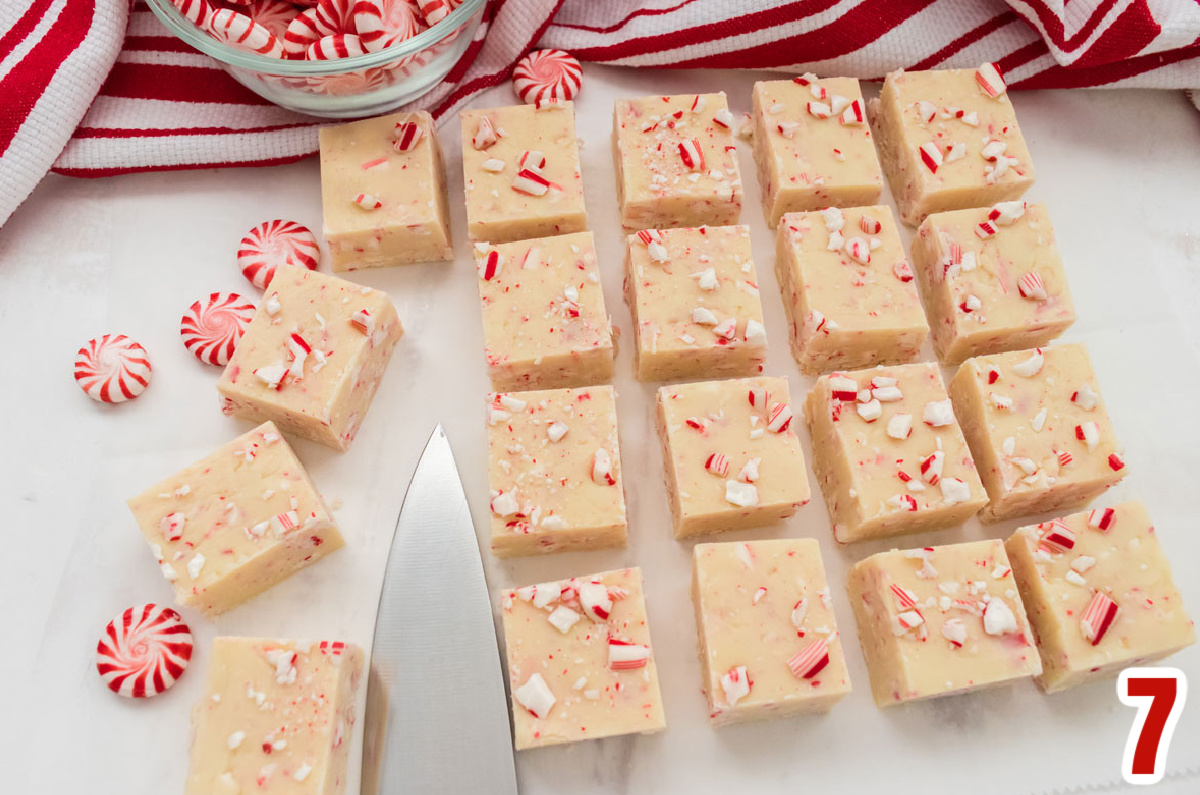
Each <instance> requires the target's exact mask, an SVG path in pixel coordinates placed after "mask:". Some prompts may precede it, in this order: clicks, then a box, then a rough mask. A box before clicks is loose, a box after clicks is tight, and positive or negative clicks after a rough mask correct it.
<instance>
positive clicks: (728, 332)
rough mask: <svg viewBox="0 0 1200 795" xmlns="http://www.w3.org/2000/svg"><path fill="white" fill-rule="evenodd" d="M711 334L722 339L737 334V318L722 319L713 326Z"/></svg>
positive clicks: (731, 337)
mask: <svg viewBox="0 0 1200 795" xmlns="http://www.w3.org/2000/svg"><path fill="white" fill-rule="evenodd" d="M713 334H716V335H717V336H718V337H720V338H721V339H724V340H731V339H733V338H734V337H735V336H737V318H734V317H731V318H726V319H725V320H722V321H721V322H720V323H718V324H717V325H715V326H713Z"/></svg>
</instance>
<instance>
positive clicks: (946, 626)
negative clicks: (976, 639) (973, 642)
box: [942, 618, 967, 649]
mask: <svg viewBox="0 0 1200 795" xmlns="http://www.w3.org/2000/svg"><path fill="white" fill-rule="evenodd" d="M942 637H943V638H945V639H946V640H948V641H950V643H951V645H953V646H954V648H956V649H959V648H962V645H963V644H964V643H966V642H967V627H966V625H965V624H963V622H962V619H961V618H947V619H946V620H945V621H944V622H942Z"/></svg>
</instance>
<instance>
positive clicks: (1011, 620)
mask: <svg viewBox="0 0 1200 795" xmlns="http://www.w3.org/2000/svg"><path fill="white" fill-rule="evenodd" d="M1017 629H1018V625H1017V617H1016V616H1015V615H1013V611H1012V608H1010V607H1009V606H1008V603H1007V602H1005V601H1004V600H1003V599H1001V598H1000V597H999V596H993V597H992V598H991V599H989V600H988V601H987V604H985V605H984V606H983V631H984V632H986V633H987V634H989V635H1004V634H1007V633H1009V632H1016V631H1017Z"/></svg>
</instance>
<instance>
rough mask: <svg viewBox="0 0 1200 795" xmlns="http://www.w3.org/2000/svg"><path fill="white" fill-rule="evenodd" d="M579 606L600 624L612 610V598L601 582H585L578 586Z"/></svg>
mask: <svg viewBox="0 0 1200 795" xmlns="http://www.w3.org/2000/svg"><path fill="white" fill-rule="evenodd" d="M579 606H580V607H582V608H583V612H584V613H585V614H587V617H588V618H590V619H591V620H592V621H595V622H596V623H597V624H602V623H604V622H605V621H607V620H608V616H609V613H611V612H612V606H613V600H612V596H611V595H610V594H609V592H608V588H606V587H605V586H604V585H603V584H602V583H598V582H585V583H583V584H581V585H580V586H579Z"/></svg>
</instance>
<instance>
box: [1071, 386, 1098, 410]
mask: <svg viewBox="0 0 1200 795" xmlns="http://www.w3.org/2000/svg"><path fill="white" fill-rule="evenodd" d="M1071 402H1072V403H1075V404H1077V405H1079V407H1080V408H1082V409H1083V410H1084V411H1091V410H1092V409H1094V408H1096V404H1097V403H1099V402H1100V395H1098V394H1096V391H1095V390H1093V389H1092V386H1091V384H1087V383H1085V384H1083V385H1082V386H1080V387H1079V389H1077V390H1075V391H1074V392H1072V393H1071Z"/></svg>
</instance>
